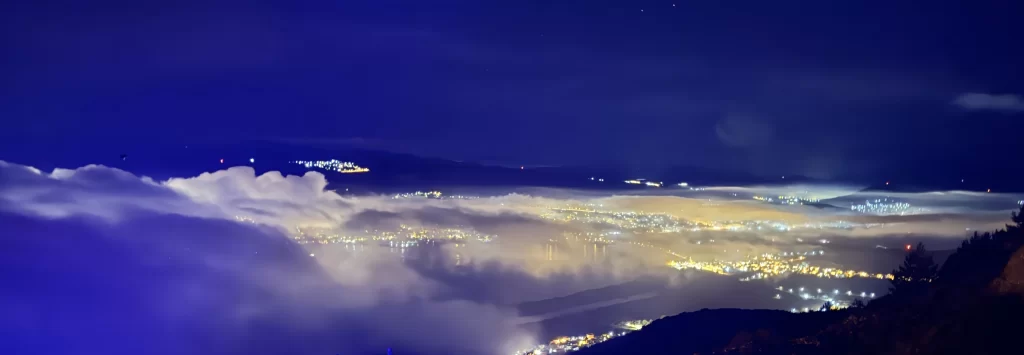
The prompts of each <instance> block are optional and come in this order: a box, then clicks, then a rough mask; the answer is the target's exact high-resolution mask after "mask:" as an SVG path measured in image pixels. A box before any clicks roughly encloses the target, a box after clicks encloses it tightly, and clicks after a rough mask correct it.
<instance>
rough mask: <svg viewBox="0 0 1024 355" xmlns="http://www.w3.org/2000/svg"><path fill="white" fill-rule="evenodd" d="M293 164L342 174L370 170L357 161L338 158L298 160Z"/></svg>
mask: <svg viewBox="0 0 1024 355" xmlns="http://www.w3.org/2000/svg"><path fill="white" fill-rule="evenodd" d="M292 163H293V164H299V165H302V166H304V167H306V168H307V169H312V168H317V169H323V170H329V171H334V172H339V173H342V174H353V173H365V172H369V171H370V169H368V168H364V167H361V166H359V165H356V163H353V162H348V161H340V160H337V159H331V160H296V161H293V162H292Z"/></svg>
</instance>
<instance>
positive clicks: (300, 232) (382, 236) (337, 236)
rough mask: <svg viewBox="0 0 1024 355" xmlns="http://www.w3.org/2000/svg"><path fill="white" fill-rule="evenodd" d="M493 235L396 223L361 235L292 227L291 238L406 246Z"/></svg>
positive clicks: (491, 237)
mask: <svg viewBox="0 0 1024 355" xmlns="http://www.w3.org/2000/svg"><path fill="white" fill-rule="evenodd" d="M496 238H497V236H496V235H490V234H483V233H478V232H476V231H473V230H471V229H469V230H466V229H461V228H429V227H411V226H407V225H400V226H399V227H398V229H397V230H393V231H386V230H385V231H381V230H376V229H374V230H364V231H363V233H362V234H361V235H345V234H342V233H341V231H340V230H337V229H333V228H317V227H296V228H295V233H294V234H293V239H295V241H296V242H298V243H299V244H363V243H366V242H370V241H373V242H378V243H380V245H381V246H388V247H398V248H410V247H415V246H418V245H420V243H433V242H439V241H446V242H465V241H475V242H481V243H490V242H492V241H494V240H495V239H496Z"/></svg>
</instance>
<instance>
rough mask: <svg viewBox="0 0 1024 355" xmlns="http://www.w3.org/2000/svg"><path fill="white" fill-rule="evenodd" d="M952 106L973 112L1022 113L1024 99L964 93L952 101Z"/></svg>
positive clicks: (1014, 96) (1015, 96)
mask: <svg viewBox="0 0 1024 355" xmlns="http://www.w3.org/2000/svg"><path fill="white" fill-rule="evenodd" d="M953 104H954V105H956V106H959V107H960V108H963V109H965V110H974V111H1002V112H1021V111H1024V99H1022V98H1021V97H1020V95H1014V94H1003V95H992V94H985V93H966V94H963V95H960V96H959V97H957V98H956V99H955V100H953Z"/></svg>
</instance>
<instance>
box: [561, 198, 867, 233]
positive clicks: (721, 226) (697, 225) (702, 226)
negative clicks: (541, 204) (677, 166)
mask: <svg viewBox="0 0 1024 355" xmlns="http://www.w3.org/2000/svg"><path fill="white" fill-rule="evenodd" d="M602 207H603V205H593V204H588V205H578V206H567V207H555V208H550V209H549V211H548V212H547V213H544V214H542V215H541V218H544V219H548V220H553V221H558V222H563V223H584V224H602V225H610V226H614V227H616V228H619V229H621V230H624V231H630V232H632V233H638V234H642V233H678V232H684V231H690V232H699V231H732V232H737V231H779V232H785V231H791V230H803V229H811V230H823V229H850V228H854V227H857V226H861V225H858V224H854V223H849V222H845V221H819V222H810V223H798V224H790V223H785V222H780V221H766V220H745V221H688V220H681V219H679V218H676V217H675V216H672V215H669V214H664V213H644V212H635V211H626V212H619V211H608V210H602V209H600V208H602Z"/></svg>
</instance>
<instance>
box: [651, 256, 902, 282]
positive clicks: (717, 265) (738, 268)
mask: <svg viewBox="0 0 1024 355" xmlns="http://www.w3.org/2000/svg"><path fill="white" fill-rule="evenodd" d="M824 254H825V252H824V251H811V252H803V253H795V252H794V253H788V252H786V253H782V254H762V255H760V256H756V257H752V258H748V259H747V260H739V261H722V260H714V261H693V259H690V258H686V260H683V261H670V262H669V263H668V265H669V266H671V267H673V268H675V269H676V270H687V269H690V270H700V271H705V272H711V273H715V274H719V275H737V274H742V275H745V277H744V278H741V279H740V281H750V280H755V279H765V278H772V277H779V276H786V275H791V274H796V275H809V276H816V277H820V278H837V279H848V278H854V277H862V278H873V279H885V280H892V279H893V275H892V274H880V273H869V272H866V271H856V270H843V269H839V268H830V267H820V266H815V265H811V264H810V263H808V262H807V256H815V255H818V256H820V255H824Z"/></svg>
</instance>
